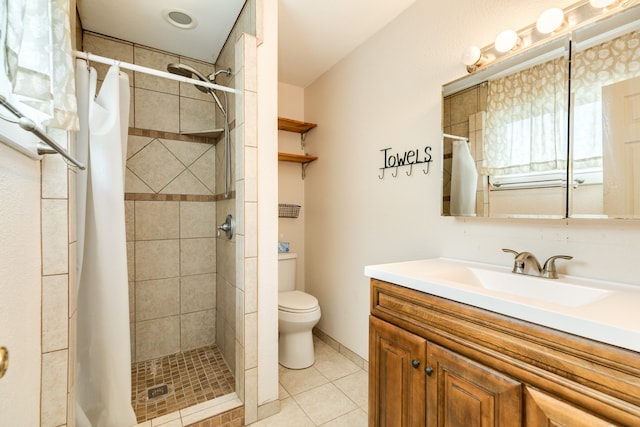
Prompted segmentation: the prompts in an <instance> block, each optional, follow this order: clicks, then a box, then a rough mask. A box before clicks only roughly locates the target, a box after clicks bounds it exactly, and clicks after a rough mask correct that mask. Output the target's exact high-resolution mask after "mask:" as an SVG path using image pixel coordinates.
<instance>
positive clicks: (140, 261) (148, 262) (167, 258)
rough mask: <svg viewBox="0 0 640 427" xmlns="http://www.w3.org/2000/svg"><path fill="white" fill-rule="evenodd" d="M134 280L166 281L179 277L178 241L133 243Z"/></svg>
mask: <svg viewBox="0 0 640 427" xmlns="http://www.w3.org/2000/svg"><path fill="white" fill-rule="evenodd" d="M135 251H136V252H135V266H136V267H135V280H137V281H141V280H151V279H166V278H169V277H178V276H179V275H180V261H179V260H180V258H179V256H180V241H179V240H153V241H143V242H136V243H135Z"/></svg>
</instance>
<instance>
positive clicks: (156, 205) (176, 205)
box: [135, 201, 180, 241]
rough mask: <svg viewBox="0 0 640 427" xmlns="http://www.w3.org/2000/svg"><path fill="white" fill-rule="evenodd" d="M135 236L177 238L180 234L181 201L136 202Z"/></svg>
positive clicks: (142, 238)
mask: <svg viewBox="0 0 640 427" xmlns="http://www.w3.org/2000/svg"><path fill="white" fill-rule="evenodd" d="M135 218H136V222H135V236H136V237H135V238H136V240H137V241H140V240H162V239H177V238H178V237H179V236H180V202H146V201H137V202H135Z"/></svg>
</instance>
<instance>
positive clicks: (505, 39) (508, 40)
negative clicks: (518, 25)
mask: <svg viewBox="0 0 640 427" xmlns="http://www.w3.org/2000/svg"><path fill="white" fill-rule="evenodd" d="M521 43H522V39H521V38H520V37H519V36H518V33H516V32H515V31H513V30H504V31H503V32H501V33H500V34H498V36H497V37H496V41H495V42H494V44H495V47H496V50H497V51H498V52H501V53H504V52H509V51H511V50H516V49H517V48H518V47H519V46H520V44H521Z"/></svg>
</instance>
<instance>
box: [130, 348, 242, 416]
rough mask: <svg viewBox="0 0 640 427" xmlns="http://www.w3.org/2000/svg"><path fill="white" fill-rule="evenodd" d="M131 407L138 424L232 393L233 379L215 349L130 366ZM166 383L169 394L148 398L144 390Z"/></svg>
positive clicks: (193, 351)
mask: <svg viewBox="0 0 640 427" xmlns="http://www.w3.org/2000/svg"><path fill="white" fill-rule="evenodd" d="M131 383H132V384H131V388H132V400H133V402H132V404H133V409H134V411H135V413H136V417H137V419H138V423H142V422H144V421H147V420H151V419H154V418H157V417H161V416H165V415H168V414H172V413H175V412H176V411H179V410H181V409H186V408H189V407H191V406H193V405H197V404H204V403H205V402H208V401H211V400H212V399H215V398H219V397H221V396H225V395H229V394H231V393H233V391H234V388H235V380H234V378H233V374H232V373H231V371H230V370H229V368H228V367H227V364H226V363H225V361H224V359H223V358H222V354H221V353H220V351H219V350H218V347H216V346H207V347H201V348H197V349H195V350H189V351H185V352H182V353H177V354H172V355H169V356H165V357H161V358H158V359H152V360H148V361H145V362H138V363H134V364H132V365H131ZM163 384H166V385H167V386H168V388H169V394H167V395H165V396H160V397H155V398H151V399H149V397H148V390H149V388H151V387H157V386H161V385H163Z"/></svg>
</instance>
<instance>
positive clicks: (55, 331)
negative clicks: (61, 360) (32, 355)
mask: <svg viewBox="0 0 640 427" xmlns="http://www.w3.org/2000/svg"><path fill="white" fill-rule="evenodd" d="M68 284H69V277H68V276H67V275H66V274H62V275H59V276H45V277H43V278H42V351H43V352H45V353H46V352H50V351H55V350H61V349H64V348H67V345H68V321H69V312H68V307H69V301H68V298H69V287H68Z"/></svg>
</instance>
